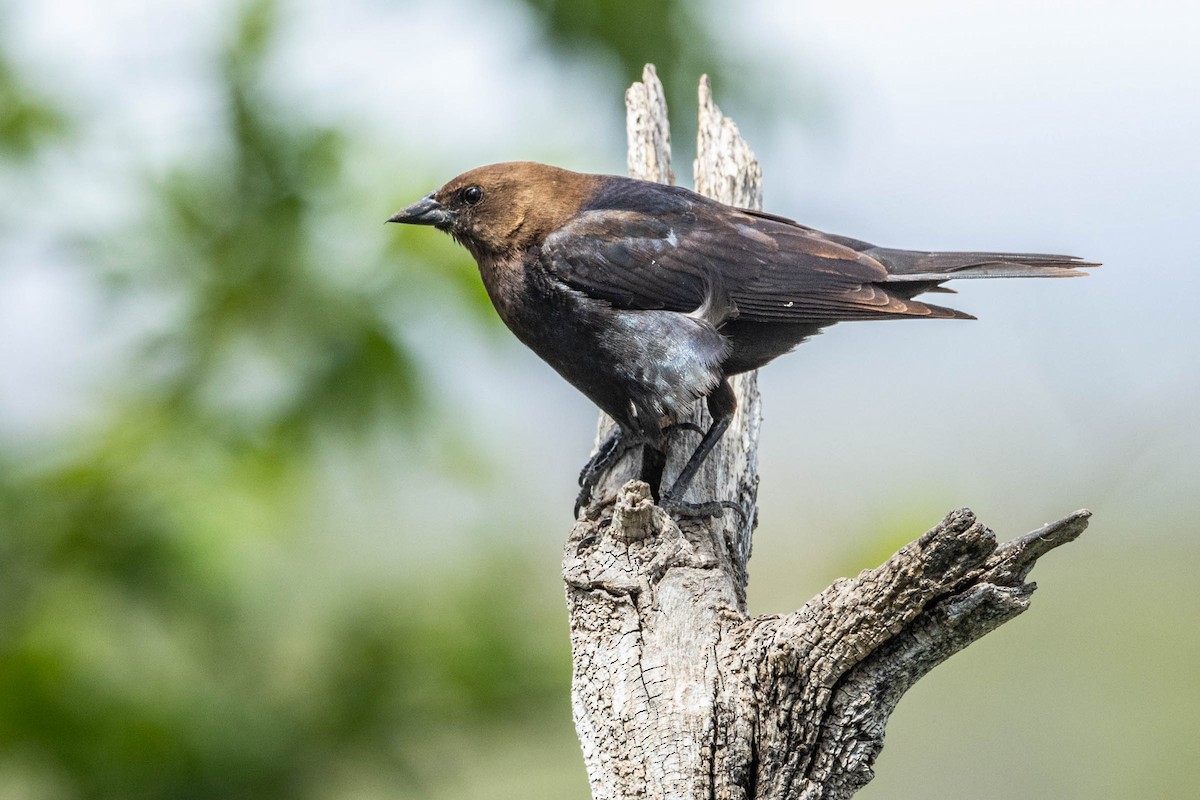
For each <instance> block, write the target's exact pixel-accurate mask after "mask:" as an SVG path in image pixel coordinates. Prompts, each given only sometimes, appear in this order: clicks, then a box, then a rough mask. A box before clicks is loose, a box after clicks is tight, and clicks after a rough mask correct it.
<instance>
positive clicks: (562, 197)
mask: <svg viewBox="0 0 1200 800" xmlns="http://www.w3.org/2000/svg"><path fill="white" fill-rule="evenodd" d="M597 180H599V176H596V175H584V174H581V173H578V172H571V171H569V170H565V169H559V168H558V167H551V166H547V165H546V164H537V163H534V162H532V161H513V162H508V163H504V164H491V165H489V166H486V167H478V168H476V169H473V170H471V171H470V172H464V173H463V174H462V175H459V176H458V177H457V178H454V179H453V180H451V181H450V182H449V183H447V184H446V185H445V186H443V187H442V188H440V189H438V190H437V191H435V192H433V193H432V194H429V195H427V196H426V197H423V198H421V199H420V200H418V201H417V202H415V203H413V204H412V205H410V206H408V207H407V208H405V209H402V210H401V211H398V212H396V213H395V214H394V215H392V216H391V217H389V218H388V222H404V223H409V224H415V225H433V226H434V227H436V228H438V229H440V230H443V231H446V232H447V233H449V234H450V235H451V236H453V237H454V238H455V239H456V240H457V241H459V242H460V243H462V244H463V245H465V246H466V247H467V249H468V250H470V251H471V253H472V254H473V255H474V256H475V258H476V259H480V258H498V257H504V256H508V255H514V254H516V253H519V252H521V251H523V250H525V249H526V248H528V247H530V246H531V245H535V244H538V243H540V242H541V240H542V239H544V238H545V237H546V236H547V235H548V234H549V233H551V232H552V231H554V230H555V229H556V228H558V227H560V226H561V225H563V224H564V223H565V222H567V220H569V219H570V218H571V217H572V216H574V215H575V213H576V212H577V211H578V210H579V208H580V206H581V205H582V204H583V203H584V201H585V200H586V199H587V198H588V196H590V194H591V193H592V192H593V191H594V187H595V184H596V181H597Z"/></svg>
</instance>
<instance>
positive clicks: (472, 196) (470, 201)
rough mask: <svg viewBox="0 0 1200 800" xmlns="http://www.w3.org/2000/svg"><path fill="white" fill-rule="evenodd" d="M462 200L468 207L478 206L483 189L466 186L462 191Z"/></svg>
mask: <svg viewBox="0 0 1200 800" xmlns="http://www.w3.org/2000/svg"><path fill="white" fill-rule="evenodd" d="M462 199H463V202H464V203H466V204H467V205H469V206H474V205H479V201H480V200H482V199H483V189H480V188H479V187H478V186H468V187H467V188H465V189H463V190H462Z"/></svg>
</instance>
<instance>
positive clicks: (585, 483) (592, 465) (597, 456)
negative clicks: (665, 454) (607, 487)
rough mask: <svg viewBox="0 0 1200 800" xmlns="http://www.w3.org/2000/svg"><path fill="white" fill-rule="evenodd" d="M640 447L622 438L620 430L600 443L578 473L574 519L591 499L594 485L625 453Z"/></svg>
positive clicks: (627, 438) (615, 429) (614, 430)
mask: <svg viewBox="0 0 1200 800" xmlns="http://www.w3.org/2000/svg"><path fill="white" fill-rule="evenodd" d="M640 445H641V442H638V441H630V440H629V437H626V436H624V435H623V434H622V432H621V429H620V428H613V431H612V433H610V434H609V435H608V438H607V439H605V440H604V441H603V442H601V443H600V446H599V447H597V448H596V452H595V453H594V454H592V457H591V458H589V459H588V462H587V463H586V464H584V465H583V469H582V470H580V471H579V496H578V497H576V498H575V517H576V518H578V517H579V510H580V509H581V508H583V507H584V506H586V505H587V504H588V501H589V500H591V499H592V490H593V489H595V488H596V484H597V483H599V482H600V479H601V478H602V477H604V474H605V473H606V472H608V470H609V468H610V467H612V465H613V464H615V463H617V461H618V460H619V459H620V458H621V456H623V455H625V453H626V451H628V450H630V449H631V448H634V447H638V446H640Z"/></svg>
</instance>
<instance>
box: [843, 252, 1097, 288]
mask: <svg viewBox="0 0 1200 800" xmlns="http://www.w3.org/2000/svg"><path fill="white" fill-rule="evenodd" d="M866 254H867V255H869V256H871V257H872V258H874V259H876V260H877V261H879V262H880V263H881V264H883V265H884V266H885V267H887V271H888V273H889V274H888V281H887V282H888V283H893V282H897V283H900V282H908V281H934V282H936V281H948V280H954V279H958V278H1072V277H1077V276H1080V275H1086V274H1087V273H1086V272H1084V271H1083V270H1085V269H1088V268H1091V267H1098V266H1100V265H1099V264H1098V263H1095V262H1092V261H1084V260H1083V259H1081V258H1077V257H1075V256H1060V255H1049V254H1045V253H922V252H919V251H916V250H890V249H887V248H883V247H877V248H872V249H870V250H867V251H866Z"/></svg>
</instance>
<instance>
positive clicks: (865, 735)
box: [563, 66, 1089, 800]
mask: <svg viewBox="0 0 1200 800" xmlns="http://www.w3.org/2000/svg"><path fill="white" fill-rule="evenodd" d="M626 107H627V110H628V130H629V171H630V174H632V175H634V176H635V177H640V178H645V179H648V180H659V181H663V182H673V180H674V174H673V172H672V170H671V163H670V134H669V130H668V126H667V119H666V105H665V102H664V100H663V93H662V86H661V84H659V82H658V79H657V77H656V76H655V74H654V69H653V67H651V66H647V68H646V72H645V73H644V76H643V82H642V83H637V84H634V85H633V87H632V88H631V89H630V90H629V92H628V93H627V94H626ZM695 172H696V178H695V182H696V188H697V190H698V191H700V192H702V193H704V194H708V195H709V196H712V197H715V198H717V199H719V200H722V201H723V202H727V203H731V204H735V205H741V206H749V207H755V208H757V207H761V188H760V180H761V172H760V170H759V167H758V164H757V162H756V161H755V160H754V157H753V154H752V153H751V152H750V149H749V147H747V146H746V144H745V142H743V141H742V140H741V138H740V136H739V135H738V132H737V127H736V126H735V125H734V124H733V123H732V122H731V121H730V120H728V119H727V118H725V117H724V116H723V115H721V113H720V111H719V110H718V109H717V108H716V106H715V105H714V104H713V102H712V96H711V92H710V89H709V85H708V81H707V79H706V78H705V79H701V83H700V130H699V141H698V148H697V158H696V164H695ZM734 388H735V390H736V392H737V397H738V412H737V415H736V418H735V419H734V421H733V423H732V425H731V426H730V429H729V431H728V433H727V434H726V435H725V437H723V439H722V441H721V443H720V445H719V446H718V449H716V450H715V451H714V452H713V454H712V456H711V457H710V458H709V461H708V463H707V464H706V465H705V469H704V471H703V472H702V473H701V474H700V475H699V476H698V477H697V479H696V480H695V482H694V484H693V489H692V493H691V494H692V497H693V498H694V499H698V500H710V499H736V500H737V501H738V502H739V503H740V504H741V505H742V506H743V508H746V509H747V510H748V514H747V522H743V521H742V520H740V519H739V518H738V517H737V515H735V514H732V513H727V514H725V515H724V516H722V517H720V518H716V519H711V520H709V519H700V520H683V521H676V520H673V519H672V518H671V517H670V516H668V515H667V514H666V513H665V512H663V511H662V509H660V508H658V507H657V506H655V505H654V504H653V502H652V499H651V497H650V493H649V489H648V487H647V486H646V485H645V484H644V483H641V482H639V481H634V480H630V478H631V477H632V476H633V475H636V474H637V467H638V464H637V463H636V459H637V458H639V457H640V456H639V455H637V454H636V453H631V454H628V455H626V456H625V458H624V459H623V461H622V463H620V464H618V465H617V467H616V468H614V469H613V470H612V472H611V473H610V474H609V476H608V477H607V478H606V481H605V482H604V483H603V484H602V485H601V486H599V487H597V491H595V492H594V493H593V497H594V499H593V501H592V503H591V504H590V505H589V506H588V508H587V509H586V510H585V512H584V513H583V514H582V515H581V517H580V520H579V521H577V522H576V524H575V526H574V528H573V529H572V531H571V535H570V537H569V538H568V541H567V544H566V549H565V552H564V559H563V577H564V580H565V582H566V587H567V604H568V609H569V612H570V619H571V644H572V653H573V660H574V678H573V683H572V705H573V710H574V717H575V724H576V729H577V731H578V733H579V738H580V742H581V744H582V748H583V755H584V761H585V764H586V766H587V771H588V778H589V781H590V783H591V788H592V795H593V797H594V798H596V799H597V800H623V799H624V798H663V799H664V800H666V799H667V798H681V799H683V798H686V799H688V800H691V799H692V798H728V799H729V800H766V799H767V798H770V800H784V799H785V798H786V799H787V800H791V799H792V798H804V799H805V800H815V799H816V798H827V799H828V800H836V799H837V798H847V797H850V796H851V795H853V794H854V793H855V792H856V791H857V790H858V789H860V788H861V787H862V786H864V785H865V784H866V783H867V782H868V781H870V779H871V777H872V775H873V773H872V764H873V763H874V760H875V757H876V756H877V755H878V753H879V751H880V749H881V748H882V746H883V736H884V730H885V727H886V724H887V719H888V716H889V715H890V714H891V712H892V710H893V709H894V708H895V706H896V703H897V702H899V700H900V697H901V696H902V695H903V694H904V693H905V692H906V691H907V690H908V689H909V688H910V687H911V686H912V685H913V684H914V683H915V682H916V681H917V680H918V679H920V678H921V677H922V676H923V675H925V674H926V673H927V672H928V671H929V670H931V669H932V668H933V667H935V666H936V665H937V664H939V663H941V662H942V661H944V660H945V659H946V658H948V657H949V656H951V655H953V654H954V653H956V652H958V651H959V650H961V649H963V648H964V647H966V646H967V645H969V644H970V643H971V642H973V641H975V640H976V639H978V638H980V637H981V636H983V635H984V634H986V633H988V632H990V631H992V630H994V629H995V628H996V627H998V626H999V625H1001V624H1002V623H1004V622H1006V621H1007V620H1009V619H1012V618H1013V617H1015V616H1016V615H1017V614H1020V613H1021V612H1022V611H1024V610H1025V609H1026V608H1028V607H1029V602H1030V596H1031V595H1032V593H1033V590H1034V588H1035V586H1034V584H1032V583H1026V582H1025V579H1026V577H1027V576H1028V574H1029V571H1030V569H1032V567H1033V565H1034V563H1035V562H1036V561H1037V559H1038V558H1040V557H1041V556H1042V555H1044V554H1045V553H1046V552H1048V551H1049V550H1051V549H1053V548H1055V547H1057V546H1058V545H1060V544H1064V543H1065V542H1068V541H1071V540H1073V539H1074V538H1076V537H1077V536H1078V535H1079V534H1080V533H1082V531H1083V530H1084V528H1086V526H1087V520H1088V517H1089V512H1087V511H1077V512H1075V513H1074V514H1071V515H1069V516H1067V517H1065V518H1064V519H1062V520H1059V521H1058V522H1054V523H1051V524H1049V525H1046V526H1045V527H1043V528H1040V529H1039V530H1036V531H1033V532H1032V533H1030V534H1027V535H1026V536H1023V537H1021V538H1018V539H1016V540H1013V541H1010V542H1007V543H1005V544H1001V545H997V543H996V538H995V535H994V534H993V533H992V532H991V531H990V530H988V529H987V528H986V527H985V526H984V525H983V524H981V523H979V522H978V521H977V520H976V519H975V517H974V515H973V514H972V513H971V512H970V511H969V510H967V509H959V510H957V511H952V512H950V513H949V514H948V515H947V516H946V517H945V519H943V520H942V522H940V523H939V524H938V525H937V526H936V527H934V528H933V529H931V530H930V531H928V532H926V533H925V534H923V535H921V536H920V537H919V538H918V539H917V540H916V541H914V542H912V543H911V544H909V545H907V546H905V547H904V548H902V549H901V550H900V551H899V552H897V553H896V554H895V555H893V556H892V557H891V558H890V559H888V560H887V562H885V563H884V564H883V565H881V566H879V567H877V568H876V569H873V570H865V571H863V572H862V573H861V574H859V575H858V576H857V577H855V578H843V579H840V580H838V581H835V582H834V584H833V585H832V586H830V587H829V588H828V589H826V590H825V591H823V592H821V593H820V594H819V595H817V596H816V597H814V598H813V599H811V600H809V601H808V602H807V603H806V604H805V605H804V606H803V607H802V608H801V609H800V610H799V611H797V612H795V613H793V614H789V615H786V616H771V617H758V618H750V617H749V616H748V614H747V612H746V600H745V597H746V594H745V590H746V582H747V578H746V564H747V561H748V560H749V557H750V544H751V533H752V531H753V528H754V522H755V513H754V507H755V505H754V504H755V496H756V490H757V484H758V474H757V444H758V431H759V397H758V389H757V381H756V378H755V376H754V375H753V374H751V375H746V376H739V378H738V379H737V380H736V381H735V387H734ZM698 405H702V404H698ZM695 414H696V416H695V418H694V419H693V422H696V423H698V424H700V425H705V426H706V425H707V424H708V420H707V419H706V418H705V416H704V415H705V412H704V411H703V410H702V409H701V408H698V409H697V411H696V412H695ZM611 424H612V423H611V421H608V420H605V419H602V420H601V425H600V428H601V430H600V435H601V437H602V436H603V435H604V433H605V430H606V428H607V426H608V425H611ZM694 436H695V434H694V433H689V432H687V431H682V430H681V431H678V432H677V433H674V434H672V439H671V443H670V452H669V454H668V466H667V473H666V476H665V480H666V481H668V482H669V481H670V480H671V479H672V478H673V476H674V474H676V473H677V472H678V470H679V469H680V467H681V466H682V464H683V462H684V461H685V460H686V457H687V455H688V454H689V453H690V449H691V447H693V446H694V445H695V439H694Z"/></svg>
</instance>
